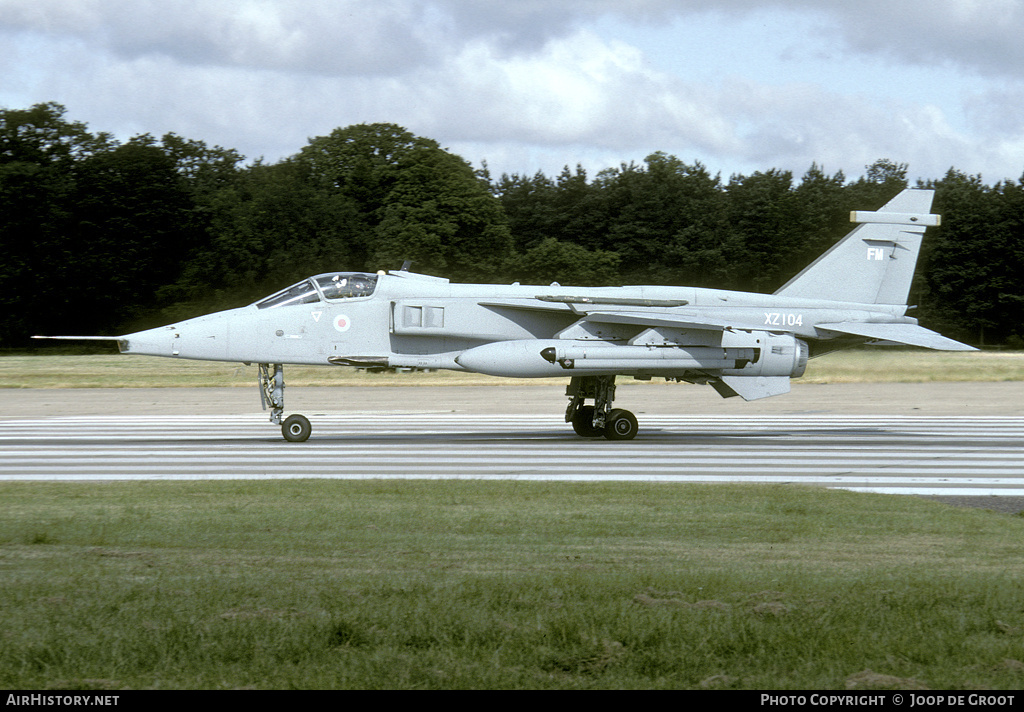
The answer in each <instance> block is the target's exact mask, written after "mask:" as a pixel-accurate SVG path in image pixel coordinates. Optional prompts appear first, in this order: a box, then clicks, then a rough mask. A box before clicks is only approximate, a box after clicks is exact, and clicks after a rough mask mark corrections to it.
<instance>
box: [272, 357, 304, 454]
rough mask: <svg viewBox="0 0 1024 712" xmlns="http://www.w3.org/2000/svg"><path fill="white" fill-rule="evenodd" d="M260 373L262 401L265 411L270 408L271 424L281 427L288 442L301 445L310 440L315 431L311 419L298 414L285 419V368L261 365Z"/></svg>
mask: <svg viewBox="0 0 1024 712" xmlns="http://www.w3.org/2000/svg"><path fill="white" fill-rule="evenodd" d="M259 372H260V400H261V401H262V402H263V410H266V409H267V406H268V405H269V406H270V422H271V423H274V424H275V425H280V426H281V434H282V435H284V439H285V440H287V441H288V442H292V443H301V442H305V441H306V440H309V434H310V433H311V432H312V430H313V426H311V425H310V424H309V418H307V417H306V416H304V415H298V414H295V415H289V416H288V418H287V419H284V418H283V416H284V366H283V365H281V364H279V363H275V364H269V363H261V364H259Z"/></svg>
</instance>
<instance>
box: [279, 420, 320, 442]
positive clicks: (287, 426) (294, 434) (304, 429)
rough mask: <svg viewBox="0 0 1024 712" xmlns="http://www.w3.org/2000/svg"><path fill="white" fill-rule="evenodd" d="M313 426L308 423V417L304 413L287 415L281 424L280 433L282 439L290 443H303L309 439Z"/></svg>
mask: <svg viewBox="0 0 1024 712" xmlns="http://www.w3.org/2000/svg"><path fill="white" fill-rule="evenodd" d="M312 431H313V426H312V425H310V424H309V418H307V417H306V416H304V415H298V414H296V415H289V416H288V417H287V418H286V419H285V421H284V423H283V424H282V425H281V434H282V435H284V439H285V440H287V441H288V442H291V443H304V442H306V441H307V440H309V434H310V433H311V432H312Z"/></svg>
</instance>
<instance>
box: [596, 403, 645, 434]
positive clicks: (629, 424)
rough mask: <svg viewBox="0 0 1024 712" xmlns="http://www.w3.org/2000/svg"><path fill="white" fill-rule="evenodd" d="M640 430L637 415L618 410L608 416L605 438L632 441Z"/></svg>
mask: <svg viewBox="0 0 1024 712" xmlns="http://www.w3.org/2000/svg"><path fill="white" fill-rule="evenodd" d="M639 429H640V426H639V425H638V424H637V422H636V416H635V415H633V414H632V413H630V412H629V411H628V410H623V409H622V408H616V409H615V410H613V411H612V412H611V413H609V414H608V421H607V422H606V423H605V426H604V436H605V437H606V438H608V439H609V440H632V439H633V438H635V437H636V433H637V431H638V430H639Z"/></svg>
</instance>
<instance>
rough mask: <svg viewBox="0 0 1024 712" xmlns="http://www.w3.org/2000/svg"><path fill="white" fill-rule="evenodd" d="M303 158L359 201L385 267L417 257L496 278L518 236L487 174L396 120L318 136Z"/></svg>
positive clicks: (429, 268) (373, 248)
mask: <svg viewBox="0 0 1024 712" xmlns="http://www.w3.org/2000/svg"><path fill="white" fill-rule="evenodd" d="M296 160H297V161H298V162H299V163H301V164H302V165H304V166H307V167H308V169H309V171H310V175H311V178H312V180H313V181H314V182H315V183H316V184H317V185H319V186H321V187H322V188H323V189H325V190H329V191H335V192H338V193H340V194H341V195H344V196H347V197H348V198H350V199H352V200H353V201H354V203H355V205H356V206H357V209H358V213H359V216H360V221H361V223H362V224H363V225H364V226H365V229H366V232H365V234H364V236H363V239H364V240H365V242H366V244H367V254H368V255H369V258H370V259H371V260H372V261H374V262H375V263H376V264H377V265H378V268H386V267H390V266H397V265H398V264H400V263H401V262H403V261H405V260H412V261H413V262H415V263H416V267H417V269H419V270H422V271H425V272H434V273H438V274H444V275H446V276H448V277H450V278H452V279H461V280H487V279H493V278H495V277H497V276H498V275H499V274H500V272H501V268H502V266H503V265H504V263H505V261H506V260H507V258H508V257H509V255H510V251H511V246H512V240H511V235H510V233H509V231H508V226H507V224H506V222H505V218H504V214H503V212H502V210H501V205H500V203H499V202H498V201H497V199H496V198H495V197H494V196H493V195H492V194H491V192H490V191H489V188H488V185H487V183H486V181H485V180H483V179H482V178H481V177H479V176H478V175H477V174H476V173H475V172H474V171H473V168H472V167H471V166H470V165H469V164H468V163H467V162H466V161H464V160H463V159H462V158H459V157H458V156H456V155H454V154H452V153H449V152H448V151H445V150H444V149H442V148H441V147H440V146H439V145H438V144H437V142H436V141H433V140H430V139H426V138H421V137H417V136H414V135H413V134H411V133H410V132H408V131H406V130H405V129H403V128H401V127H399V126H395V125H394V124H362V125H358V126H350V127H347V128H343V129H337V130H335V131H333V132H332V133H331V134H330V135H328V136H321V137H318V138H314V139H312V140H311V141H310V142H309V145H307V146H306V147H305V148H303V149H302V151H300V153H299V154H298V156H297V157H296Z"/></svg>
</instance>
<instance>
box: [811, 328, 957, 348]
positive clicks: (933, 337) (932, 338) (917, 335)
mask: <svg viewBox="0 0 1024 712" xmlns="http://www.w3.org/2000/svg"><path fill="white" fill-rule="evenodd" d="M815 328H817V329H820V330H822V331H832V332H835V333H839V334H851V335H853V336H862V337H864V338H866V339H874V340H878V341H891V342H893V343H897V344H906V345H907V346H920V347H923V348H926V349H936V350H938V351H977V349H976V348H974V347H973V346H968V345H967V344H961V343H960V342H959V341H954V340H953V339H947V338H946V337H945V336H943V335H942V334H939V333H936V332H934V331H932V330H931V329H925V328H924V327H923V326H918V325H917V324H871V323H867V322H859V321H845V322H842V323H839V324H816V325H815Z"/></svg>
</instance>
